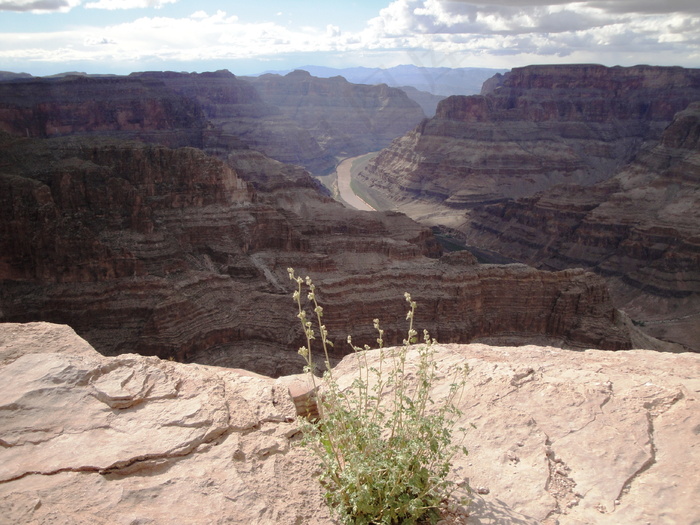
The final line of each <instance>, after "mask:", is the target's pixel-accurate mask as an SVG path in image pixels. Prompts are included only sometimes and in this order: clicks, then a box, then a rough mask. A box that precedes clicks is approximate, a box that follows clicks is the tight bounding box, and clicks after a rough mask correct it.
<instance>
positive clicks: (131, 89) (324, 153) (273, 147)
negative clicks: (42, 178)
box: [0, 71, 424, 172]
mask: <svg viewBox="0 0 700 525" xmlns="http://www.w3.org/2000/svg"><path fill="white" fill-rule="evenodd" d="M297 77H298V75H296V76H295V74H292V75H288V76H287V77H284V78H283V79H281V80H277V81H275V80H274V79H272V80H271V79H269V78H268V79H267V80H266V81H264V80H257V79H251V80H254V82H255V86H253V85H252V84H251V83H250V82H248V81H245V80H242V79H240V78H237V77H236V76H235V75H233V74H232V73H230V72H228V71H216V72H212V73H201V74H197V73H175V72H144V73H132V74H131V75H129V76H125V77H84V76H67V77H63V78H46V79H39V78H29V79H14V80H11V81H4V82H0V131H6V132H8V133H11V134H13V135H17V136H24V137H52V136H64V135H70V134H76V133H100V134H107V135H111V136H115V135H118V136H122V137H127V138H129V137H130V138H136V139H139V140H146V141H149V142H155V143H159V144H164V145H167V146H170V147H181V146H193V147H198V148H204V149H206V150H208V151H210V152H212V153H217V154H220V155H225V154H226V153H227V152H228V151H230V150H233V149H241V148H242V147H250V148H253V149H255V150H257V151H261V152H263V153H265V154H266V155H268V156H269V157H272V158H274V159H276V160H279V161H281V162H286V163H292V164H298V165H301V166H304V167H306V168H307V169H309V170H311V171H314V172H327V171H329V170H330V169H332V168H333V167H334V166H335V162H336V159H335V156H336V155H358V154H361V153H366V152H367V151H371V150H377V149H380V148H382V147H384V146H386V145H388V144H389V142H391V140H392V139H394V138H395V137H397V136H399V135H402V134H403V133H405V132H406V131H408V130H409V129H411V128H412V127H414V126H415V125H416V124H417V123H418V122H419V121H420V120H421V119H422V118H423V117H424V115H423V113H422V110H421V109H420V107H419V106H418V104H417V103H415V102H413V101H411V100H410V99H409V98H408V97H407V96H406V95H405V93H403V92H402V91H401V90H398V89H396V88H389V87H387V86H360V85H355V84H350V83H348V82H345V81H344V80H342V79H340V78H336V79H316V78H313V77H310V76H309V75H308V74H307V75H306V76H305V77H304V78H297ZM278 78H279V77H278ZM258 91H260V93H259V92H258ZM260 94H262V95H264V96H263V97H261V96H260ZM278 106H279V107H278Z"/></svg>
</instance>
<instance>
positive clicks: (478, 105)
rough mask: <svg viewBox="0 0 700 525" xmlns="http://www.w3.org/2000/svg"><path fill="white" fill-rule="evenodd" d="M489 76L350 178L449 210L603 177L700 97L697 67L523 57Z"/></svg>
mask: <svg viewBox="0 0 700 525" xmlns="http://www.w3.org/2000/svg"><path fill="white" fill-rule="evenodd" d="M489 86H490V87H487V89H486V90H485V91H486V93H485V94H484V95H479V96H469V97H466V96H453V97H449V98H447V99H445V100H443V101H442V102H440V104H439V106H438V110H437V114H436V115H435V117H434V118H432V119H429V120H427V121H425V122H423V123H421V125H420V126H418V127H417V128H416V129H414V130H413V131H411V132H409V133H408V134H406V135H404V136H403V137H401V138H399V139H397V140H396V141H394V143H393V144H392V146H391V147H389V148H387V149H385V150H384V151H382V153H380V155H378V156H377V157H376V158H375V159H374V160H373V162H372V163H371V164H370V165H369V166H368V167H367V168H366V169H365V170H364V171H363V172H362V173H361V174H360V176H359V180H360V181H361V182H363V183H364V184H366V185H368V186H369V187H370V188H371V189H372V190H374V191H376V192H377V193H379V194H380V195H381V196H382V198H384V199H386V200H387V201H388V202H390V203H392V204H393V205H395V206H398V207H400V209H401V207H405V208H406V211H407V212H408V213H409V214H410V215H411V216H420V215H426V216H427V215H430V213H429V212H428V211H424V212H423V213H421V210H420V209H418V206H419V203H418V204H416V201H424V202H426V203H429V206H426V207H425V209H426V210H428V209H432V210H433V215H434V214H435V213H440V214H444V215H450V210H453V209H464V208H465V207H470V206H473V205H476V204H481V203H485V202H493V201H497V200H499V199H503V198H514V197H523V196H528V195H532V194H534V193H536V192H538V191H541V190H544V189H547V188H549V187H551V186H553V185H554V184H557V183H580V184H585V185H589V184H593V183H595V182H599V181H602V180H606V179H608V178H609V177H610V176H611V175H612V174H613V173H614V172H615V170H616V169H618V168H619V167H621V166H623V165H624V164H626V163H627V162H629V161H630V160H631V159H632V158H633V157H634V155H635V154H636V153H637V152H638V151H639V149H640V147H641V146H642V145H643V144H644V143H645V142H647V141H651V140H658V139H659V137H660V136H661V132H662V131H663V129H664V128H665V127H666V126H667V125H668V124H669V123H670V122H671V120H672V118H673V116H674V114H675V113H676V112H678V111H681V110H683V109H685V108H686V107H687V106H688V104H689V103H690V102H692V101H695V100H699V99H700V70H693V69H683V68H670V67H667V68H664V67H648V66H637V67H631V68H607V67H604V66H595V65H563V66H528V67H524V68H515V69H513V70H512V71H511V72H510V73H507V74H505V75H503V76H501V77H499V79H498V81H497V82H495V83H492V84H490V85H489ZM426 218H427V217H426Z"/></svg>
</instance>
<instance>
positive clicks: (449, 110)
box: [0, 66, 700, 525]
mask: <svg viewBox="0 0 700 525" xmlns="http://www.w3.org/2000/svg"><path fill="white" fill-rule="evenodd" d="M699 89H700V83H699V82H698V74H697V72H695V71H693V70H683V69H680V68H649V67H639V68H602V66H578V67H574V66H567V67H554V66H551V67H550V66H547V67H541V66H537V67H532V68H522V69H519V70H514V71H513V72H511V73H509V74H506V75H497V76H496V77H494V78H493V80H492V81H489V82H488V83H487V84H486V85H485V87H484V94H483V95H481V96H475V97H450V98H448V99H446V100H444V101H442V102H441V103H440V105H439V107H438V111H437V115H436V117H435V118H433V119H423V117H422V111H421V109H420V107H419V106H418V105H417V104H415V103H413V102H411V101H410V99H408V98H407V97H406V96H405V95H404V94H402V93H401V92H397V90H394V89H393V88H388V87H387V86H381V85H380V86H371V87H370V86H359V87H358V86H354V85H352V84H350V83H348V82H346V81H344V80H342V79H333V78H331V79H315V78H314V77H311V76H310V75H309V74H308V73H305V72H301V71H297V72H293V73H290V74H288V75H286V76H284V77H281V76H277V75H270V76H266V77H264V78H260V79H256V80H249V79H243V78H240V77H236V76H235V75H233V74H232V73H230V72H228V71H218V72H214V73H202V74H189V73H172V72H144V73H135V74H132V75H129V76H126V77H80V76H66V77H63V78H57V79H32V78H29V79H27V78H14V79H10V80H8V81H6V82H0V428H2V432H1V436H0V445H1V446H0V506H2V508H3V519H7V520H9V521H10V522H13V523H49V522H51V523H97V524H102V523H104V524H111V523H153V524H156V525H159V524H163V525H165V524H170V523H173V522H183V521H184V522H187V523H192V524H199V523H201V524H205V523H206V524H209V523H231V522H245V523H260V524H268V523H269V524H273V523H274V524H290V525H291V524H298V523H309V524H322V523H329V522H331V517H330V515H329V511H328V509H327V508H326V507H325V505H324V500H323V495H322V488H321V486H320V485H319V484H318V479H317V476H318V468H317V465H316V460H315V459H314V458H313V457H311V455H310V454H309V452H308V451H307V450H305V449H304V448H303V447H301V446H300V443H299V442H300V432H299V428H298V426H297V422H296V418H297V413H296V410H295V406H294V403H293V401H292V398H291V397H290V389H293V388H296V387H297V386H298V385H302V386H304V385H305V386H306V388H308V381H309V378H308V376H305V375H301V374H300V372H301V370H302V366H303V364H304V360H303V359H302V358H301V357H300V356H299V355H298V352H297V349H298V348H299V347H300V346H301V345H303V344H306V339H305V337H304V334H303V331H302V328H301V326H300V323H299V319H298V318H297V310H296V304H295V302H294V300H293V298H292V292H293V290H294V289H295V285H294V283H292V282H291V281H290V279H289V275H288V269H289V268H294V269H295V270H296V273H297V274H299V275H302V276H306V275H309V276H311V277H312V278H313V281H314V283H315V284H316V286H317V289H316V292H315V293H316V298H317V299H318V301H319V302H320V304H321V305H322V306H323V310H322V312H323V323H324V324H325V326H326V328H327V329H328V331H329V333H330V339H331V340H332V341H333V342H334V343H335V346H334V347H333V348H332V349H331V355H330V359H331V364H332V365H333V366H334V377H336V378H337V380H338V382H339V384H340V386H341V387H346V386H349V385H350V384H351V383H352V381H353V380H354V379H355V378H356V377H357V374H358V358H357V356H356V355H355V354H354V353H352V351H351V349H350V347H349V346H348V345H347V344H346V343H345V341H346V337H347V336H348V335H352V341H353V343H354V344H356V345H359V346H363V345H368V346H376V339H377V333H376V331H375V329H374V328H373V319H374V318H379V319H380V321H381V324H382V327H383V329H384V330H385V331H384V334H383V339H384V344H385V345H387V346H391V345H396V344H401V342H402V340H403V339H404V338H405V337H406V329H407V328H408V325H407V321H406V303H405V300H404V296H403V294H404V292H410V293H411V295H412V297H413V299H414V300H415V301H417V303H418V306H417V310H416V318H415V327H416V328H417V329H418V330H419V331H420V330H421V329H427V330H428V331H429V332H430V334H431V335H432V336H433V337H435V338H436V339H437V340H438V341H439V344H438V345H437V346H436V354H435V364H436V367H437V368H436V370H437V375H436V379H435V382H434V384H433V390H432V394H431V398H432V399H434V400H436V401H439V400H440V399H444V397H445V395H446V393H447V392H448V390H449V389H450V382H451V379H450V377H451V373H450V372H451V371H453V370H454V369H455V367H457V366H461V365H464V364H466V365H468V367H469V369H470V375H469V376H468V383H467V390H466V391H465V395H463V396H461V398H460V399H459V403H458V408H459V409H460V410H461V415H460V420H459V422H458V423H459V424H458V428H459V431H458V433H456V434H455V435H454V438H455V440H457V441H459V440H463V441H460V444H462V445H465V446H466V448H467V449H468V451H469V454H468V455H464V454H459V455H457V456H456V457H455V458H454V461H453V464H452V467H451V471H450V476H451V479H453V480H454V481H455V482H457V483H459V484H460V486H461V487H462V488H461V489H460V491H459V493H458V495H461V496H467V497H468V498H469V499H470V500H471V505H469V506H468V507H467V506H465V505H463V504H461V503H458V502H456V501H452V502H451V504H450V506H449V507H448V509H450V510H449V512H446V515H445V522H446V523H450V524H454V525H456V524H458V523H471V524H497V523H501V524H505V523H520V524H523V525H525V524H527V525H535V524H538V523H540V524H543V525H556V524H559V525H584V524H594V525H595V524H600V525H604V524H606V523H618V524H620V525H633V524H638V523H658V522H662V521H667V522H669V523H697V522H698V519H700V516H698V513H697V509H696V507H697V504H696V503H697V500H698V497H699V496H700V494H699V493H698V486H697V483H695V480H696V477H697V476H696V472H697V467H698V464H700V456H699V455H698V447H697V446H695V444H696V442H697V435H698V432H699V431H700V430H699V429H700V419H698V415H699V414H700V411H698V407H697V403H698V398H697V396H698V393H699V392H700V383H699V382H698V377H700V356H698V355H696V354H693V353H690V352H686V351H684V350H687V349H688V348H693V344H692V343H693V341H692V339H693V337H695V336H694V335H693V334H694V332H692V331H691V328H690V327H691V325H692V323H693V322H694V321H697V319H696V318H694V317H692V308H693V307H694V305H696V304H697V303H696V300H697V297H698V290H697V288H696V285H697V282H698V273H697V272H698V268H699V265H698V262H700V261H699V260H698V258H699V256H700V255H699V254H700V250H699V249H698V247H699V246H700V240H699V239H700V237H699V236H698V232H697V228H698V224H699V222H698V218H699V217H698V212H697V209H698V207H697V204H698V203H697V199H698V191H697V182H698V177H699V176H700V170H699V169H698V166H700V156H699V155H698V153H699V152H698V144H699V139H700V105H698V104H692V101H693V100H695V99H696V98H694V97H697V92H698V90H699ZM661 92H663V93H664V96H659V93H661ZM338 93H341V94H342V95H341V96H338ZM556 97H562V98H561V100H559V99H558V98H556ZM567 97H568V98H567ZM650 97H651V98H650ZM650 100H651V102H649V101H650ZM358 108H363V110H362V111H359V110H358ZM370 116H371V118H370ZM416 119H417V120H416ZM402 130H403V131H402ZM392 135H396V136H398V138H396V139H395V140H393V142H391V143H390V144H389V141H391V136H392ZM385 145H386V146H387V147H386V149H384V150H383V151H382V152H381V153H380V154H379V155H377V157H376V159H375V161H374V162H373V163H371V164H370V165H369V167H368V168H367V170H365V172H363V174H362V183H363V184H364V185H365V186H366V187H367V188H369V189H371V190H372V192H373V194H374V195H377V198H378V200H380V201H381V202H382V203H384V205H385V207H386V208H390V209H385V210H384V211H378V212H375V211H359V210H353V209H349V208H346V207H344V206H343V205H342V204H340V203H339V202H336V201H335V200H333V199H332V198H331V197H330V195H329V193H328V191H327V190H326V189H325V188H324V187H323V186H322V185H321V184H320V183H319V182H318V180H317V179H316V178H314V176H312V173H313V174H316V175H318V174H321V173H325V172H327V171H328V170H329V169H332V167H333V166H335V164H336V163H337V161H338V157H340V156H342V155H345V154H349V153H350V154H352V153H353V152H358V151H359V152H361V151H362V150H365V149H366V148H379V147H383V146H385ZM437 155H442V157H440V159H441V160H440V159H438V157H437ZM465 166H467V167H465ZM470 170H471V171H470ZM392 177H393V178H392ZM499 177H500V180H502V182H503V187H502V188H500V187H499V184H498V181H497V179H498V178H499ZM460 181H461V182H463V183H464V184H465V186H463V187H461V186H460V187H458V185H457V183H459V182H460ZM561 183H565V184H561ZM412 217H414V218H416V219H419V221H420V222H418V221H416V220H414V219H413V218H412ZM435 226H439V228H432V227H435ZM435 232H438V234H436V233H435ZM448 237H449V238H450V239H452V241H453V244H461V245H468V244H476V245H478V247H479V248H480V249H479V250H474V252H475V253H476V254H477V255H476V256H475V255H474V254H472V253H471V252H470V251H468V250H457V251H452V252H448V251H446V249H445V248H444V247H443V246H444V244H445V239H446V238H448ZM486 252H489V253H495V252H498V253H496V254H495V255H499V254H502V255H503V256H507V257H510V258H512V259H513V260H519V261H522V262H525V263H528V264H529V265H526V264H523V263H511V264H487V263H481V262H479V258H482V257H483V254H484V253H486ZM477 256H478V257H477ZM503 258H504V259H505V258H506V257H503ZM533 266H538V267H539V268H535V267H533ZM581 267H583V268H581ZM625 298H627V299H628V301H627V303H625V302H624V300H625ZM620 306H623V307H624V308H625V309H626V310H627V313H625V312H623V311H621V310H620V309H619V308H618V307H620ZM307 308H308V306H307ZM649 312H655V315H657V318H652V317H649V315H650V314H649ZM310 313H311V312H310ZM645 316H646V317H645ZM685 316H687V317H685ZM671 317H672V318H673V319H676V321H675V324H674V323H671V324H669V323H668V322H663V323H661V322H659V323H658V324H655V323H654V322H653V321H668V320H669V318H671ZM655 335H657V336H659V337H662V338H663V339H664V340H660V339H657V338H655V337H653V336H655ZM679 343H680V344H679ZM319 350H320V348H319V347H315V348H314V351H319ZM415 351H416V350H415V348H414V349H409V352H408V360H407V370H408V377H409V378H411V377H416V375H417V374H416V366H417V359H416V356H415ZM365 356H366V363H369V364H370V366H372V365H373V364H374V365H377V366H379V365H378V354H377V352H376V351H369V352H368V353H367V354H365ZM321 362H322V359H321V358H320V356H318V358H316V363H321ZM464 429H468V430H466V432H465V431H464ZM467 485H469V486H471V487H472V489H473V490H472V492H471V493H470V494H468V493H467V492H466V489H465V488H464V487H466V486H467ZM86 494H90V495H91V496H90V497H87V498H86V497H85V495H86Z"/></svg>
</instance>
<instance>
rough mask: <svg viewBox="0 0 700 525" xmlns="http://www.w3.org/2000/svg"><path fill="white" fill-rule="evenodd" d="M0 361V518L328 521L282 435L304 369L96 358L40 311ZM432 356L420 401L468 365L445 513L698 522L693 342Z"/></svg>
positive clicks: (293, 440)
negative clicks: (459, 501) (674, 349)
mask: <svg viewBox="0 0 700 525" xmlns="http://www.w3.org/2000/svg"><path fill="white" fill-rule="evenodd" d="M73 348H76V353H77V354H78V355H73V354H72V353H71V352H72V349H73ZM414 352H415V350H411V351H410V353H409V358H408V367H407V368H408V369H407V371H408V372H409V373H415V366H416V365H415V363H416V360H415V358H414ZM367 357H368V360H369V363H370V365H371V364H372V363H373V362H375V361H376V359H377V357H378V356H377V353H376V352H371V353H369V354H368V356H367ZM0 363H2V365H0V440H1V441H0V444H2V447H0V474H1V475H2V476H1V478H0V509H2V513H1V514H0V516H1V517H0V522H2V523H5V522H7V523H21V524H25V523H26V524H43V523H52V524H66V525H67V524H71V525H73V524H86V525H87V524H89V525H94V524H105V525H107V524H110V525H111V524H124V525H136V524H155V525H160V524H163V525H165V524H172V523H187V524H213V523H246V524H249V523H260V524H277V523H281V524H322V523H332V521H331V520H330V517H329V514H328V511H327V509H326V508H325V505H324V503H323V498H322V495H321V489H320V487H319V485H318V483H317V481H316V474H317V467H316V464H317V462H316V460H314V459H313V458H312V457H310V456H309V455H308V454H307V453H306V451H305V450H304V449H302V448H300V447H298V446H297V442H298V439H297V438H298V432H297V426H296V423H295V422H294V420H293V417H294V415H295V407H294V404H293V402H292V400H291V398H290V397H289V391H290V389H291V390H294V389H295V387H297V386H300V385H301V386H304V383H305V381H308V379H307V378H305V377H304V376H301V375H299V376H287V377H282V378H279V379H276V380H275V379H270V378H267V377H264V376H260V375H257V374H254V373H251V372H246V371H244V370H234V369H223V368H216V367H207V366H202V365H184V364H179V363H174V362H169V361H162V360H159V359H157V358H153V357H142V356H137V355H122V356H119V357H113V358H109V357H103V356H100V355H99V354H97V353H96V352H90V351H89V347H88V346H87V345H86V343H85V342H84V341H82V340H81V339H80V338H78V337H77V336H76V335H75V334H74V333H73V332H72V330H70V329H68V328H67V327H60V326H55V325H48V324H45V323H32V324H30V325H15V324H3V325H0ZM356 363H357V361H356V358H355V357H354V356H349V357H347V358H345V359H344V360H343V361H342V362H341V363H340V364H339V365H338V366H337V367H336V368H335V369H334V375H335V377H336V378H337V379H338V381H339V382H340V384H341V385H348V384H350V383H351V382H352V379H353V377H354V376H355V374H356V372H357V364H356ZM436 363H437V366H438V376H439V377H440V380H439V381H438V383H437V384H436V386H435V390H434V392H433V399H434V400H435V401H436V402H439V401H440V400H441V399H443V398H444V397H445V395H446V394H447V392H448V390H449V384H450V382H451V374H450V373H451V372H452V371H453V370H454V369H455V367H456V366H458V365H461V364H464V363H466V364H468V365H469V367H470V369H471V372H470V375H469V376H468V384H467V388H466V390H465V392H464V394H463V396H462V397H461V400H460V403H459V406H460V408H461V409H462V411H463V416H462V418H461V420H460V422H459V424H458V426H461V427H464V428H466V429H467V430H466V432H464V433H462V432H456V433H455V439H460V440H463V441H462V444H464V445H465V446H466V447H467V448H468V449H469V455H468V456H463V455H460V456H458V457H456V458H455V460H454V465H453V471H452V476H453V477H454V479H455V481H463V480H465V479H468V480H469V483H470V484H471V486H472V487H474V488H475V489H477V488H478V491H477V490H475V491H474V492H473V493H472V495H471V498H472V500H473V502H472V505H471V506H470V507H469V509H468V511H469V516H468V518H465V517H464V516H463V515H461V512H463V509H462V508H461V507H459V506H458V505H457V506H455V505H453V506H454V508H457V509H458V510H459V511H460V512H455V513H453V515H451V516H447V517H446V519H445V520H444V522H445V523H450V524H453V523H467V524H473V525H506V524H508V525H510V524H519V525H535V524H538V523H540V524H544V525H554V524H555V523H558V524H559V525H584V524H585V525H590V524H600V525H605V524H613V523H614V524H616V525H633V524H634V525H637V524H645V523H649V524H654V525H655V524H674V525H682V524H689V525H690V524H696V523H700V512H698V510H697V501H699V500H700V488H699V484H698V483H697V471H698V467H699V466H700V440H699V439H698V433H699V432H700V430H698V429H700V408H699V402H698V395H700V394H699V392H700V356H698V355H696V354H665V353H657V352H653V351H647V350H632V351H619V352H605V351H598V350H587V351H578V352H577V351H568V350H560V349H556V348H551V347H537V346H524V347H510V348H505V347H491V346H487V345H481V344H472V345H439V346H438V347H437V354H436ZM306 386H308V385H306ZM471 423H473V424H474V425H475V426H476V428H472V427H471V426H470V424H471ZM458 507H459V508H458ZM3 520H4V521H3Z"/></svg>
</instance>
